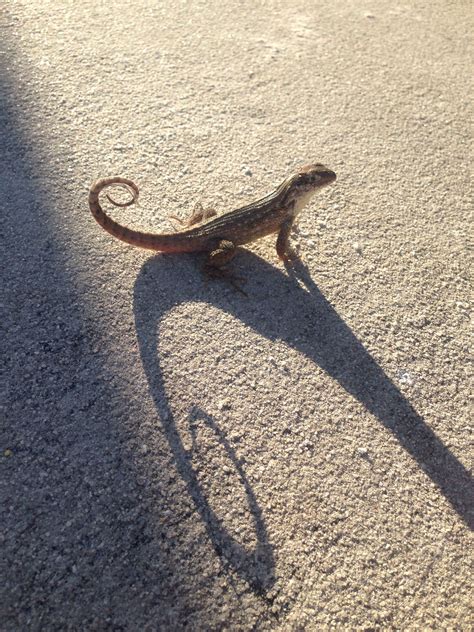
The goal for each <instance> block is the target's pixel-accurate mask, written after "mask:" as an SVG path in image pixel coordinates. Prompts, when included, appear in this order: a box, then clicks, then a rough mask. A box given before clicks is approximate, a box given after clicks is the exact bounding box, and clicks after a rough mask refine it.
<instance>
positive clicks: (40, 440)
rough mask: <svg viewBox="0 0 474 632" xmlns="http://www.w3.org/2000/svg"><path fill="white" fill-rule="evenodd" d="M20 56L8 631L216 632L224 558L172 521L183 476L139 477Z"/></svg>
mask: <svg viewBox="0 0 474 632" xmlns="http://www.w3.org/2000/svg"><path fill="white" fill-rule="evenodd" d="M5 33H6V29H5ZM15 46H16V43H15V42H13V41H8V39H7V38H6V39H5V40H4V41H3V42H2V48H3V49H4V50H3V51H2V52H4V53H5V54H4V55H2V56H1V57H0V62H1V65H0V137H1V139H2V142H1V144H2V147H1V151H0V190H1V195H0V213H1V224H0V253H1V254H0V257H1V265H0V288H1V290H0V293H1V298H0V312H1V315H0V330H1V331H0V371H1V376H2V378H1V393H0V398H1V401H0V404H1V405H0V449H1V452H0V466H1V470H2V471H1V476H0V479H1V482H0V505H1V507H2V511H1V513H2V520H1V522H2V529H1V534H0V541H1V542H2V554H1V556H0V575H1V576H2V582H1V587H0V603H1V606H0V612H1V616H0V618H1V624H0V627H1V628H2V629H5V630H7V629H8V630H73V629H74V630H132V629H136V630H138V629H158V628H159V629H170V630H171V629H182V626H185V625H186V623H187V622H190V621H192V625H195V626H196V628H197V629H202V628H203V627H205V626H206V625H207V624H208V623H210V622H212V621H213V615H214V614H215V612H216V611H218V610H219V606H218V605H217V604H215V603H214V600H215V593H214V592H213V591H212V590H211V588H209V586H208V585H206V581H207V582H208V581H209V579H208V578H203V577H202V569H203V567H205V566H206V564H210V558H212V559H214V556H213V555H212V550H211V552H210V554H209V553H207V549H206V550H205V551H204V553H203V554H202V557H203V558H204V559H203V560H200V561H198V562H196V559H195V557H194V556H192V555H191V556H190V555H189V549H188V548H187V546H186V543H185V542H183V538H182V537H181V536H182V533H181V532H180V533H178V535H177V536H175V537H174V538H172V537H171V536H170V534H169V528H168V527H167V526H166V525H163V524H161V521H160V520H159V518H160V513H161V511H162V510H163V507H164V506H165V504H166V506H168V505H167V503H168V500H167V496H169V495H170V493H171V492H170V491H169V488H168V483H167V480H168V479H169V478H170V477H172V476H173V474H174V472H175V467H174V464H173V463H172V460H171V458H170V457H169V454H167V455H165V456H166V458H164V459H163V462H161V463H160V476H159V477H158V478H157V479H156V480H153V481H149V480H147V479H146V477H145V476H144V474H143V470H142V471H139V470H138V469H137V465H136V459H137V454H136V451H135V450H134V448H133V447H130V443H131V442H132V444H133V441H134V428H136V426H137V424H139V423H140V419H135V418H134V415H133V409H131V407H130V402H129V401H128V398H127V397H126V396H125V395H124V393H123V392H122V389H121V387H120V386H119V385H118V384H117V382H116V381H115V379H114V376H113V375H112V374H111V372H110V370H109V369H108V368H107V364H108V359H107V357H106V356H105V352H103V351H101V345H102V341H103V335H102V332H101V329H100V326H99V321H97V320H96V319H95V318H94V317H93V306H92V310H90V311H89V313H87V310H86V308H85V304H86V303H87V300H88V296H87V287H84V282H79V281H78V280H77V279H76V278H75V276H74V262H73V261H72V259H73V257H74V252H75V248H76V247H77V244H74V245H72V246H71V243H70V242H71V240H72V237H71V233H69V232H68V231H67V230H64V228H65V227H67V226H68V222H70V223H71V224H72V221H73V220H72V215H73V213H72V209H70V208H69V209H68V204H70V199H71V197H72V196H69V201H68V200H67V195H63V194H58V192H57V189H56V190H54V187H53V185H51V184H50V180H51V177H52V174H54V176H55V177H56V181H55V182H56V183H57V181H58V179H59V180H61V176H60V174H58V173H57V167H53V165H57V164H61V165H65V164H67V156H63V155H61V156H58V155H57V153H56V151H55V149H54V147H52V146H51V145H49V144H47V143H45V142H43V144H42V146H41V147H40V148H38V147H35V144H34V141H33V140H32V134H31V133H30V130H29V126H30V125H31V123H30V121H29V117H30V114H31V109H32V107H33V106H32V105H31V104H30V101H29V99H31V98H32V95H31V94H30V95H29V96H25V94H24V93H23V88H22V86H23V85H25V77H23V78H18V77H17V76H16V75H15V70H16V55H15V53H13V52H12V51H13V50H15ZM22 68H23V71H24V68H25V63H24V62H23V65H22ZM22 80H23V83H22ZM35 128H36V126H35ZM55 159H56V160H55ZM80 186H81V185H80V184H79V183H78V184H77V187H78V188H79V187H80ZM68 211H71V213H70V215H69V219H68V217H67V215H68ZM65 216H66V219H64V217H65ZM86 217H88V215H87V201H86V197H85V196H84V218H86ZM85 221H86V220H85ZM75 230H76V233H75V234H76V235H77V233H78V231H79V229H78V227H75ZM92 275H93V266H92V265H91V276H92ZM89 307H91V306H89ZM91 311H92V314H91ZM130 417H131V419H130ZM207 423H209V424H210V425H211V426H212V420H207ZM214 430H215V432H216V435H217V437H218V440H219V441H221V442H222V443H223V445H224V447H225V449H226V450H227V451H228V452H229V456H230V458H231V459H232V458H233V457H232V450H231V448H230V446H229V445H228V444H227V443H226V440H225V437H223V436H222V435H221V434H220V433H219V430H218V428H217V427H215V426H214ZM166 459H167V460H166ZM240 476H241V479H242V484H243V485H244V487H246V489H247V492H248V498H249V505H250V506H251V507H252V508H253V510H254V515H255V523H256V528H257V530H259V531H260V532H262V529H263V526H262V522H261V518H260V516H259V512H258V508H257V506H256V503H255V499H254V498H253V496H252V493H251V490H250V489H248V486H247V483H246V481H245V475H244V473H243V471H241V472H240ZM165 500H166V503H165ZM173 503H174V499H173ZM171 506H172V507H175V506H176V503H174V504H172V505H171ZM262 539H264V535H262ZM206 555H207V557H206ZM262 555H263V556H265V555H267V556H268V553H267V552H266V550H265V551H264V552H263V553H262ZM198 588H199V592H198V590H197V589H198ZM193 589H194V590H193ZM194 593H196V594H194ZM149 626H152V627H149ZM154 626H156V627H154Z"/></svg>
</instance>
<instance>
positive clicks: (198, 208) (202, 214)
mask: <svg viewBox="0 0 474 632" xmlns="http://www.w3.org/2000/svg"><path fill="white" fill-rule="evenodd" d="M215 215H217V211H215V210H214V209H213V208H203V206H202V204H201V203H200V202H196V204H195V206H194V209H193V212H192V213H191V215H190V216H189V217H186V219H181V218H180V217H178V216H177V215H169V218H170V219H174V220H176V221H177V222H178V223H179V224H181V226H184V227H185V228H190V227H191V226H194V225H195V224H200V223H201V222H205V221H206V220H208V219H210V218H211V217H214V216H215Z"/></svg>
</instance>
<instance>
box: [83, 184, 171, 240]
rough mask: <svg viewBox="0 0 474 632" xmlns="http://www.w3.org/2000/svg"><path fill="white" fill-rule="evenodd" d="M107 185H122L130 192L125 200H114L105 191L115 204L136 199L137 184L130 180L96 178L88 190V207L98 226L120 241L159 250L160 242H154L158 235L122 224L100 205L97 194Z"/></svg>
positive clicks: (121, 204) (131, 202) (125, 204)
mask: <svg viewBox="0 0 474 632" xmlns="http://www.w3.org/2000/svg"><path fill="white" fill-rule="evenodd" d="M109 186H119V187H122V188H124V189H126V190H127V191H128V192H129V193H130V194H131V198H130V199H129V200H127V201H126V202H116V201H115V200H114V199H113V198H112V197H111V196H110V195H109V194H108V193H106V196H107V199H108V200H109V202H111V203H112V204H114V205H115V206H121V207H123V206H130V205H131V204H134V203H135V202H136V201H137V199H138V187H137V185H136V184H135V183H134V182H132V181H131V180H127V178H121V177H120V176H113V177H111V178H102V179H101V180H97V182H95V183H94V184H93V185H92V187H91V188H90V190H89V208H90V210H91V213H92V215H93V216H94V218H95V220H96V221H97V223H98V224H100V226H102V228H103V229H104V230H106V231H107V232H108V233H110V234H111V235H113V236H114V237H116V238H117V239H120V240H121V241H125V242H126V243H127V244H131V245H132V246H141V247H142V248H149V249H150V250H161V248H160V247H159V246H160V244H158V243H156V242H157V238H158V236H156V235H151V234H150V233H145V232H142V231H138V230H133V229H132V228H128V227H127V226H123V225H122V224H119V223H118V222H116V221H114V220H113V219H112V218H111V217H109V216H108V215H107V213H106V212H105V211H104V210H103V208H102V207H101V205H100V202H99V195H100V194H101V192H102V191H103V190H104V189H105V188H107V187H109Z"/></svg>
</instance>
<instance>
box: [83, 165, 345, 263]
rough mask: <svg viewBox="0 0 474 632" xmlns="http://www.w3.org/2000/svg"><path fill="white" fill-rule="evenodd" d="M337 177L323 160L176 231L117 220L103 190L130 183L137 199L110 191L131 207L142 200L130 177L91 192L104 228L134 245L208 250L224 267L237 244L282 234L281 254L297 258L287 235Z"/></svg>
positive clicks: (92, 204)
mask: <svg viewBox="0 0 474 632" xmlns="http://www.w3.org/2000/svg"><path fill="white" fill-rule="evenodd" d="M335 179H336V174H335V173H334V172H333V171H331V170H330V169H328V168H327V167H325V166H324V165H321V164H313V165H307V166H306V167H303V168H302V169H300V170H299V171H297V172H296V173H294V174H292V175H290V176H288V178H286V179H285V180H284V182H283V183H282V184H281V185H280V186H279V187H278V188H277V189H276V190H275V191H274V192H273V193H270V194H269V195H267V196H266V197H264V198H262V199H261V200H258V201H256V202H253V203H252V204H248V205H247V206H244V207H242V208H238V209H236V210H234V211H229V212H228V213H224V214H223V215H219V216H217V217H212V218H211V219H206V220H205V221H204V222H203V223H201V224H199V225H195V224H196V222H197V221H199V213H200V212H202V210H201V211H199V212H198V211H197V212H195V214H194V215H193V216H192V217H191V219H190V221H189V222H188V225H189V228H186V229H185V230H182V231H180V232H177V233H146V232H142V231H138V230H132V229H131V228H128V227H127V226H122V225H121V224H119V223H118V222H115V221H114V220H113V219H111V218H110V217H109V216H108V215H107V214H106V213H105V212H104V210H103V209H102V207H101V205H100V203H99V195H100V193H101V192H102V191H103V190H104V189H105V188H107V187H109V186H111V185H122V186H125V187H126V188H127V189H128V190H129V192H130V193H131V194H132V199H131V200H130V201H128V202H125V203H117V202H115V201H114V200H113V199H112V198H111V197H109V195H107V198H108V199H109V201H110V202H112V203H113V204H115V205H116V206H128V205H130V204H133V203H134V202H135V201H136V200H137V198H138V187H137V185H136V184H134V183H133V182H132V181H131V180H127V179H126V178H121V177H119V176H114V177H111V178H103V179H101V180H97V182H96V183H95V184H94V185H93V186H92V187H91V189H90V191H89V207H90V210H91V212H92V215H93V216H94V217H95V219H96V220H97V222H98V223H99V224H100V225H101V226H102V228H104V230H106V231H107V232H109V233H110V234H111V235H113V236H114V237H117V239H120V240H122V241H125V242H126V243H128V244H131V245H132V246H140V247H141V248H148V249H149V250H155V251H160V252H199V251H201V252H202V251H204V252H208V253H209V259H208V265H211V266H213V267H221V266H223V265H225V264H226V263H228V261H230V259H232V257H233V256H234V254H235V250H236V247H237V246H241V245H243V244H248V243H250V242H252V241H255V240H256V239H260V237H265V236H266V235H270V234H271V233H278V239H277V244H276V249H277V253H278V256H279V257H280V258H281V259H283V260H285V261H287V260H289V259H291V258H292V257H293V255H292V253H291V250H290V248H289V244H288V237H289V233H290V230H291V227H292V225H293V223H294V221H295V219H296V217H297V215H298V214H299V212H300V211H301V210H302V208H303V207H304V206H306V204H307V203H308V202H309V200H310V198H311V197H312V196H313V195H314V193H316V191H317V190H318V189H320V188H322V187H324V186H326V185H328V184H331V183H332V182H334V180H335ZM210 213H212V211H211V212H210ZM204 217H206V215H204ZM207 217H209V215H207ZM196 218H197V219H196Z"/></svg>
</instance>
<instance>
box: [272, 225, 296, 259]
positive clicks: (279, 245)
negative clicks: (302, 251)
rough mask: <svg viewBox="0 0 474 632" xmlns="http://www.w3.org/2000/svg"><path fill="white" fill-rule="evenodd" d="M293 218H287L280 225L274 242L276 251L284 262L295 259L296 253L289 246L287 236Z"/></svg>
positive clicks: (288, 235)
mask: <svg viewBox="0 0 474 632" xmlns="http://www.w3.org/2000/svg"><path fill="white" fill-rule="evenodd" d="M293 221H294V220H293V218H292V217H291V218H290V219H287V220H286V221H284V222H283V224H282V225H281V226H280V232H279V233H278V238H277V242H276V251H277V254H278V256H279V257H280V259H282V261H284V262H285V263H288V262H289V261H292V260H293V259H297V258H298V255H297V254H296V252H295V251H294V250H293V249H292V248H291V247H290V244H289V237H290V232H291V228H292V226H293Z"/></svg>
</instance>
